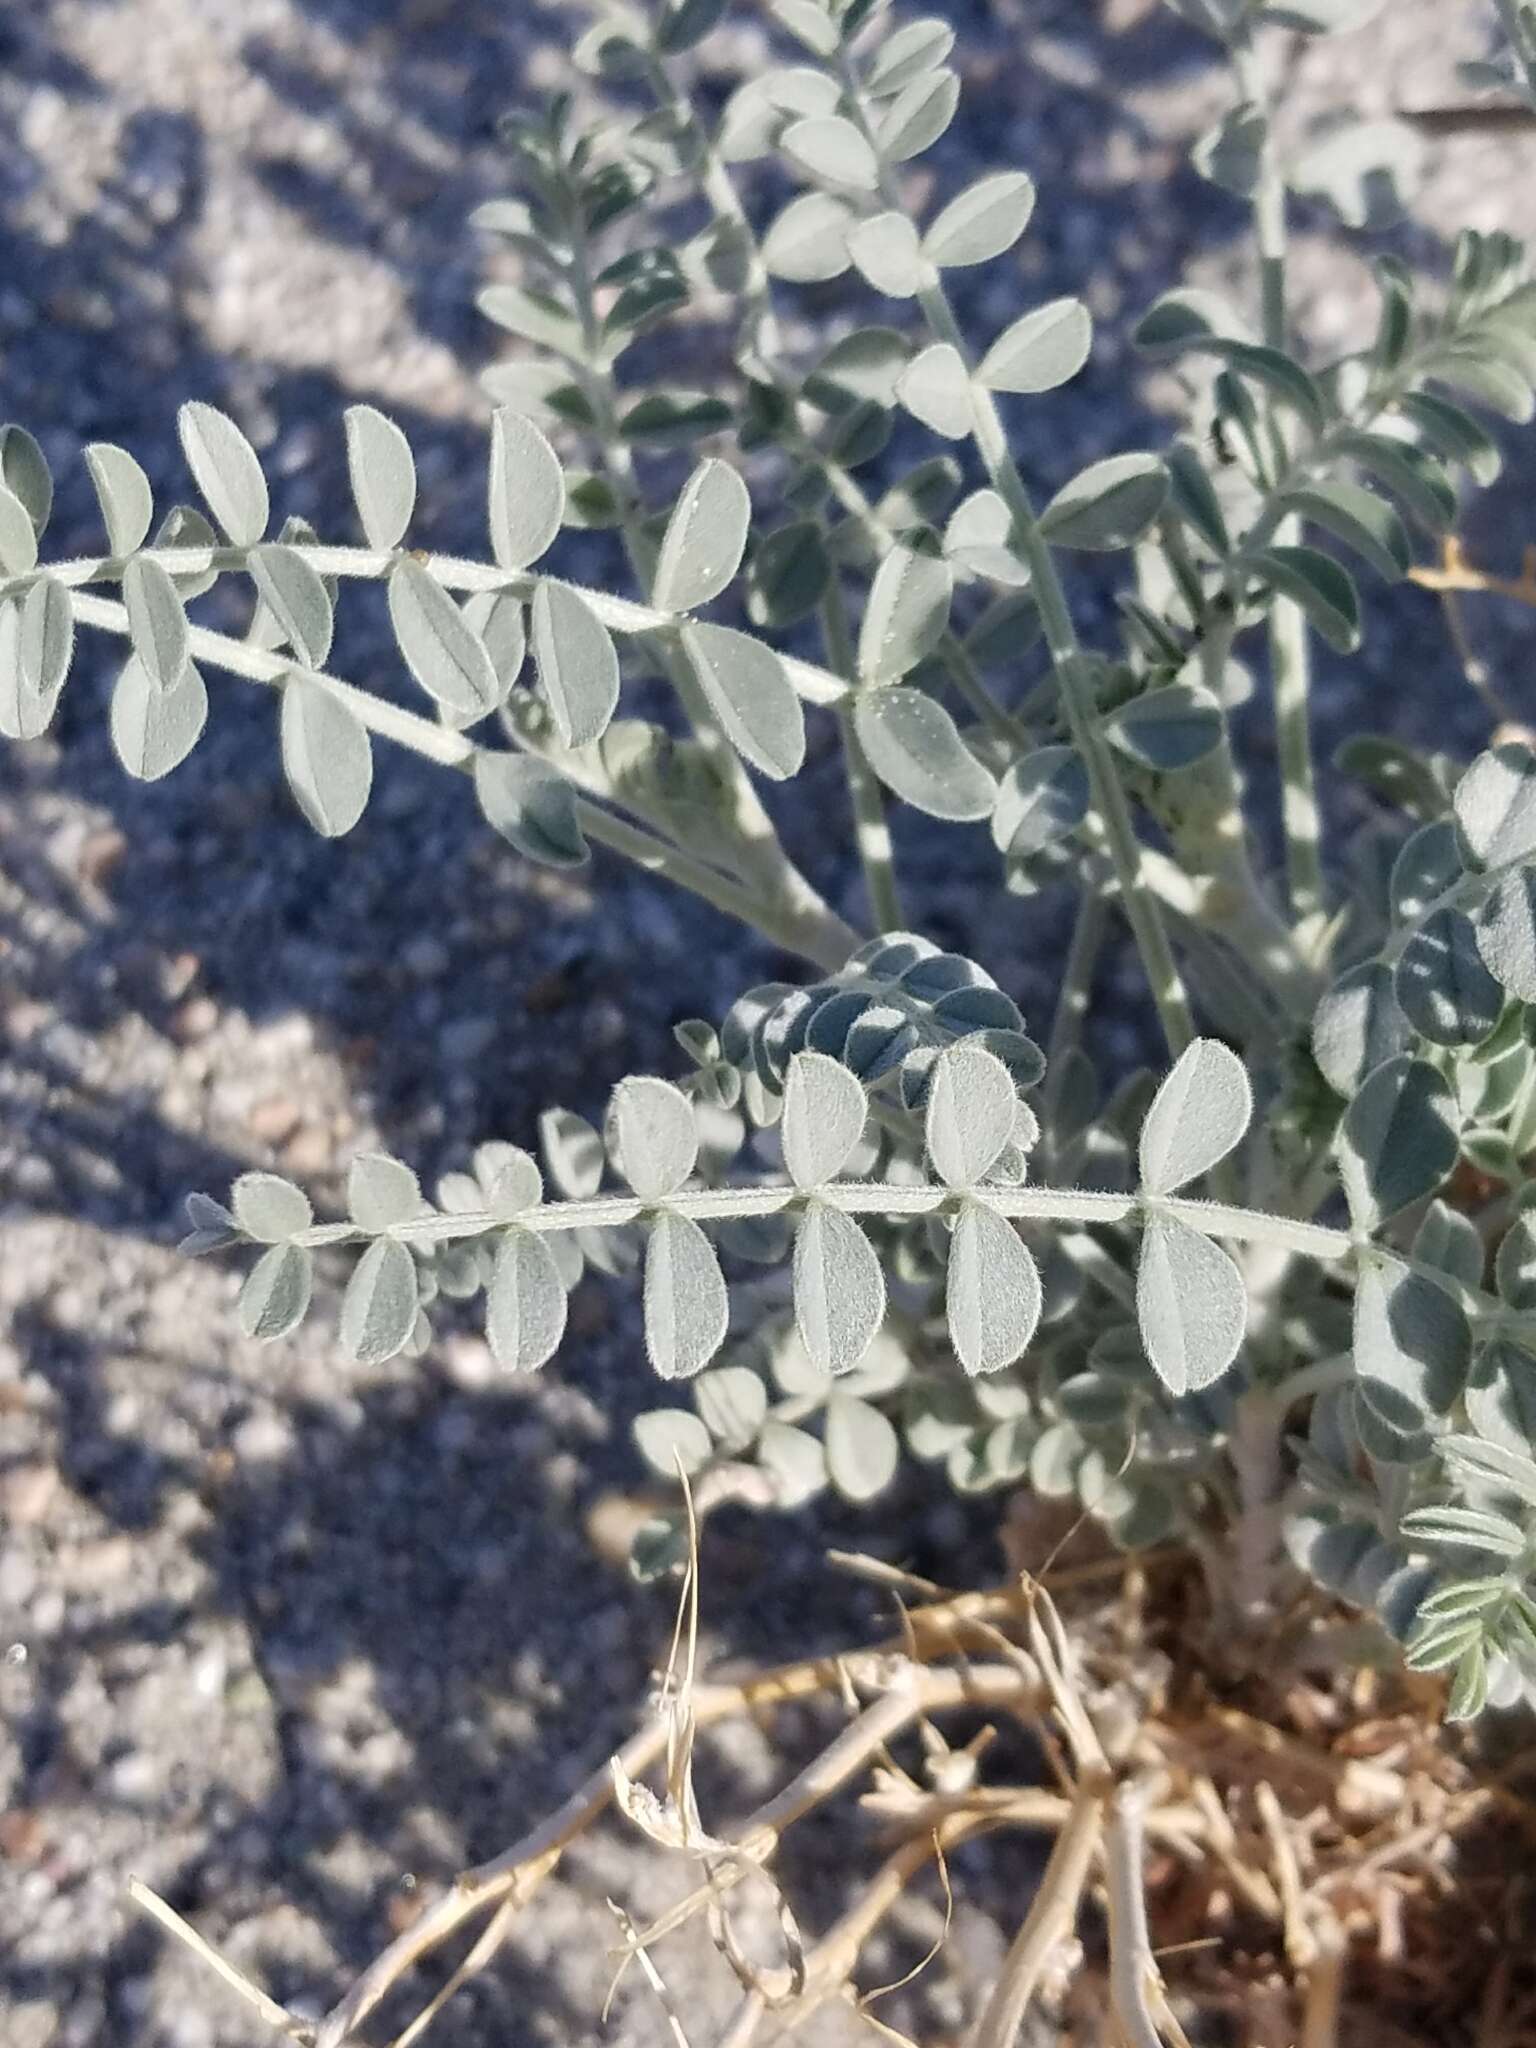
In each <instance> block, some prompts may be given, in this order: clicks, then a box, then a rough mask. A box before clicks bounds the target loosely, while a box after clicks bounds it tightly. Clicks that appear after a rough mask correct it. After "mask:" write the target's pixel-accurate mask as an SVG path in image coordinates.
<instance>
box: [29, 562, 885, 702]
mask: <svg viewBox="0 0 1536 2048" xmlns="http://www.w3.org/2000/svg"><path fill="white" fill-rule="evenodd" d="M284 546H285V547H287V548H288V551H289V553H290V554H295V555H301V556H302V557H303V558H304V560H305V561H306V562H307V563H308V564H309V566H310V567H311V568H312V569H313V570H314V571H315V573H316V575H317V576H337V577H349V578H353V579H356V580H358V581H361V582H367V583H378V582H382V581H383V579H384V578H385V577H386V576H388V574H389V572H390V570H391V569H392V568H393V567H394V566H395V563H396V562H397V561H399V559H400V556H399V553H398V552H397V551H395V550H392V549H391V550H387V551H385V550H380V549H377V548H349V547H328V546H314V547H306V546H302V545H300V544H298V543H292V544H290V543H288V542H284ZM249 552H250V551H249V549H247V548H236V547H216V548H140V549H138V551H137V553H138V555H139V556H140V557H142V558H143V559H144V560H145V561H150V562H158V563H159V565H160V567H161V568H162V569H165V570H167V571H169V573H170V574H171V575H173V576H191V575H197V574H200V573H201V572H203V571H204V570H208V569H214V570H218V571H220V572H223V571H226V570H231V569H233V570H236V571H238V572H240V573H241V574H245V573H247V571H248V562H247V557H248V555H249ZM416 559H417V560H418V561H419V562H420V563H421V565H422V567H423V568H424V569H425V570H426V572H427V574H428V575H429V576H431V577H432V578H433V580H434V581H435V582H437V583H440V584H441V585H442V586H443V588H444V590H453V591H461V592H463V593H465V594H466V595H467V594H469V593H470V592H473V591H488V590H505V591H511V592H512V593H513V595H514V596H517V597H520V598H522V599H523V600H524V601H525V602H526V601H527V600H529V599H530V598H532V596H533V593H534V592H535V590H537V588H538V587H539V585H540V584H541V583H564V585H565V587H566V589H568V590H572V591H574V592H575V593H576V595H577V596H578V597H579V598H580V599H581V600H582V601H583V603H584V604H585V605H586V606H587V608H588V609H589V610H590V611H591V612H593V613H594V614H595V615H596V617H597V618H599V619H600V620H601V621H602V623H603V624H604V625H605V626H606V627H607V628H608V630H609V632H610V633H618V634H620V635H622V636H623V637H625V638H627V639H632V638H636V637H643V636H645V635H647V634H652V633H663V634H665V633H669V632H674V631H675V630H676V627H677V621H676V619H675V618H674V617H673V616H672V614H671V613H670V612H663V611H657V610H656V609H655V607H654V606H652V605H647V604H640V603H637V602H636V601H635V599H633V598H629V597H616V596H614V595H612V594H611V593H610V592H608V591H606V590H593V589H591V588H589V587H588V586H587V585H585V584H581V583H573V582H571V581H570V579H569V578H568V577H559V576H548V575H545V574H544V573H543V572H541V571H538V570H533V569H524V570H519V571H516V572H514V571H512V570H508V569H503V568H502V567H501V566H500V565H499V564H498V563H496V562H472V561H469V560H467V559H466V558H465V557H464V556H462V555H434V554H418V555H417V557H416ZM122 573H123V563H122V561H121V560H119V559H118V558H117V557H115V556H112V555H81V556H77V557H75V558H74V559H73V560H70V561H67V562H44V563H40V564H39V565H38V567H37V568H36V569H34V570H32V571H30V572H29V573H28V574H27V575H25V576H9V577H0V598H4V597H23V596H25V595H26V592H27V590H28V588H29V587H30V586H31V585H32V584H33V583H35V582H36V581H37V579H38V578H39V577H40V576H49V577H51V578H52V579H53V581H54V582H56V583H62V584H63V585H64V586H65V587H66V589H70V590H78V589H80V588H81V587H83V586H86V585H89V584H93V583H115V582H117V581H118V580H119V579H120V578H121V576H122ZM195 630H196V629H195V628H194V631H195ZM779 659H780V661H782V662H783V664H784V672H785V674H786V675H787V676H788V677H789V680H790V683H791V684H792V686H793V687H794V689H795V691H796V692H797V693H798V695H800V696H801V697H803V698H804V699H805V701H806V703H807V704H840V703H842V701H843V699H844V698H845V697H846V696H847V695H848V693H849V684H848V681H847V679H846V677H843V676H835V675H832V674H831V673H830V672H829V671H828V670H826V669H824V668H818V667H817V665H816V663H815V662H813V661H801V660H799V659H798V658H797V657H796V656H794V655H792V654H781V655H780V656H779ZM284 666H285V667H287V668H292V667H293V666H294V664H293V662H291V661H289V662H286V663H285V664H284Z"/></svg>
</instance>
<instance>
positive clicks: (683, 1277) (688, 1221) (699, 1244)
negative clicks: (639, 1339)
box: [645, 1209, 730, 1380]
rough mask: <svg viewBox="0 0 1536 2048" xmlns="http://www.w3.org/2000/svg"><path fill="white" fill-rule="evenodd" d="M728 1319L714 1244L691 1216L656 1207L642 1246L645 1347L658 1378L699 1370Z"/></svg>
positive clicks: (689, 1374)
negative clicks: (646, 1239)
mask: <svg viewBox="0 0 1536 2048" xmlns="http://www.w3.org/2000/svg"><path fill="white" fill-rule="evenodd" d="M729 1319H730V1300H729V1297H728V1296H727V1293H726V1286H725V1276H724V1274H723V1273H722V1272H721V1271H720V1261H719V1259H718V1258H717V1257H716V1255H715V1248H714V1246H713V1245H712V1244H711V1243H710V1241H709V1239H708V1238H707V1237H706V1236H705V1235H704V1232H703V1231H702V1230H701V1229H700V1228H699V1226H698V1224H697V1223H695V1222H694V1220H693V1218H692V1217H691V1216H679V1215H677V1214H676V1213H675V1211H673V1210H671V1209H662V1210H661V1211H659V1212H658V1214H657V1215H656V1216H655V1218H654V1219H653V1220H652V1223H651V1232H650V1237H649V1239H648V1241H647V1243H646V1247H645V1348H646V1351H647V1353H648V1354H649V1356H650V1361H651V1364H652V1366H653V1368H654V1369H655V1371H656V1373H657V1374H658V1375H659V1377H660V1378H662V1379H664V1380H681V1379H691V1378H692V1377H693V1375H694V1374H695V1373H696V1372H701V1371H702V1370H703V1369H704V1367H705V1366H706V1365H708V1363H709V1361H710V1360H711V1359H712V1358H713V1357H714V1355H715V1353H716V1352H717V1351H718V1350H719V1349H720V1346H721V1345H722V1344H723V1343H724V1342H725V1330H726V1324H727V1322H728V1321H729Z"/></svg>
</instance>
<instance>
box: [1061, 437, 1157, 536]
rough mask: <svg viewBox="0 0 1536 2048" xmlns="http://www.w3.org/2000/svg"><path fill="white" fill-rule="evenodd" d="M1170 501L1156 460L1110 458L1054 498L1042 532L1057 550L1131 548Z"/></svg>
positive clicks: (1086, 472) (1146, 457) (1088, 471)
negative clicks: (1165, 502)
mask: <svg viewBox="0 0 1536 2048" xmlns="http://www.w3.org/2000/svg"><path fill="white" fill-rule="evenodd" d="M1167 496H1168V472H1167V470H1166V469H1165V468H1164V466H1163V464H1162V463H1161V462H1159V461H1158V459H1157V457H1156V456H1155V455H1112V456H1110V457H1109V458H1108V460H1106V461H1104V462H1095V463H1093V464H1092V465H1091V466H1090V467H1089V468H1087V469H1085V470H1083V471H1082V472H1081V474H1080V475H1078V476H1075V477H1074V478H1073V479H1072V481H1071V483H1069V484H1067V485H1065V486H1064V487H1063V488H1062V489H1061V490H1059V491H1058V492H1057V493H1056V496H1055V497H1054V498H1052V500H1051V502H1050V504H1049V505H1047V506H1046V508H1045V510H1044V512H1042V513H1041V515H1040V531H1041V533H1042V534H1043V535H1044V536H1045V538H1046V539H1047V540H1048V541H1049V542H1050V543H1051V545H1052V546H1053V547H1058V548H1086V549H1089V550H1094V551H1101V550H1103V551H1107V550H1109V549H1112V548H1128V547H1130V546H1132V544H1133V543H1134V542H1136V541H1138V540H1140V538H1141V536H1142V535H1143V534H1144V533H1145V532H1146V530H1147V528H1148V527H1149V526H1150V525H1151V524H1152V522H1153V520H1154V519H1155V518H1156V517H1157V515H1158V513H1159V512H1161V511H1162V509H1163V503H1164V500H1165V499H1166V498H1167Z"/></svg>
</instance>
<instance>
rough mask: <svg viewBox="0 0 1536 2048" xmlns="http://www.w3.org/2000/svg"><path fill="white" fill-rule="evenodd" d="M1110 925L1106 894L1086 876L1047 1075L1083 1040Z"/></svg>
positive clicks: (1059, 996) (1064, 971) (1054, 1021)
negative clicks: (1100, 959) (1106, 908)
mask: <svg viewBox="0 0 1536 2048" xmlns="http://www.w3.org/2000/svg"><path fill="white" fill-rule="evenodd" d="M1107 922H1108V920H1107V918H1106V916H1105V903H1104V892H1103V890H1102V889H1100V888H1099V887H1098V886H1097V883H1096V882H1095V879H1094V877H1093V875H1092V874H1091V873H1089V874H1086V875H1085V876H1084V880H1083V885H1082V890H1081V893H1080V894H1079V896H1078V902H1077V917H1076V920H1075V922H1074V923H1073V926H1072V938H1071V942H1070V943H1069V945H1068V947H1067V958H1066V964H1065V966H1064V967H1063V968H1062V971H1061V988H1060V990H1059V992H1058V994H1057V997H1056V1014H1055V1016H1054V1017H1053V1018H1052V1019H1051V1037H1050V1043H1049V1045H1048V1046H1047V1048H1046V1055H1045V1059H1046V1068H1047V1071H1049V1069H1050V1068H1051V1067H1053V1066H1056V1065H1058V1064H1059V1063H1060V1061H1061V1060H1062V1059H1063V1057H1064V1056H1065V1055H1066V1054H1067V1053H1068V1052H1069V1051H1070V1050H1071V1048H1072V1047H1073V1046H1075V1045H1076V1044H1077V1042H1078V1040H1079V1038H1080V1037H1081V1036H1082V1029H1083V1019H1084V1017H1085V1016H1086V1015H1087V1014H1088V1004H1089V997H1090V996H1091V995H1092V993H1093V976H1094V970H1095V969H1096V968H1097V966H1098V964H1099V952H1100V949H1101V948H1102V946H1103V944H1104V927H1105V925H1106V923H1107Z"/></svg>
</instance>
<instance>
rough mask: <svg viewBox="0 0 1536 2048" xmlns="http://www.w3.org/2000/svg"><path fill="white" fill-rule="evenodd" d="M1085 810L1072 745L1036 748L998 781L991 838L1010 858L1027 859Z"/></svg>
mask: <svg viewBox="0 0 1536 2048" xmlns="http://www.w3.org/2000/svg"><path fill="white" fill-rule="evenodd" d="M1087 815H1088V771H1087V769H1086V768H1085V767H1084V766H1083V762H1082V758H1081V756H1080V755H1079V754H1078V753H1077V752H1076V750H1075V749H1074V748H1072V747H1064V746H1051V747H1036V748H1035V750H1034V752H1033V753H1031V754H1026V755H1025V756H1024V757H1023V759H1022V760H1019V761H1015V762H1014V764H1013V765H1012V767H1011V768H1009V769H1008V770H1007V771H1006V773H1005V774H1004V776H1003V778H1002V781H1001V782H1000V783H999V784H998V792H997V808H996V810H994V811H993V813H992V841H993V844H994V845H995V846H996V847H997V850H998V852H999V853H1002V854H1006V855H1007V857H1008V858H1009V859H1010V860H1027V859H1028V858H1029V856H1030V855H1031V854H1032V853H1038V852H1039V851H1040V849H1041V847H1043V846H1050V845H1053V844H1054V843H1055V841H1056V840H1058V839H1064V838H1066V836H1067V835H1068V833H1071V832H1075V831H1076V830H1077V828H1078V826H1079V825H1081V824H1082V822H1083V820H1084V818H1086V817H1087Z"/></svg>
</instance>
